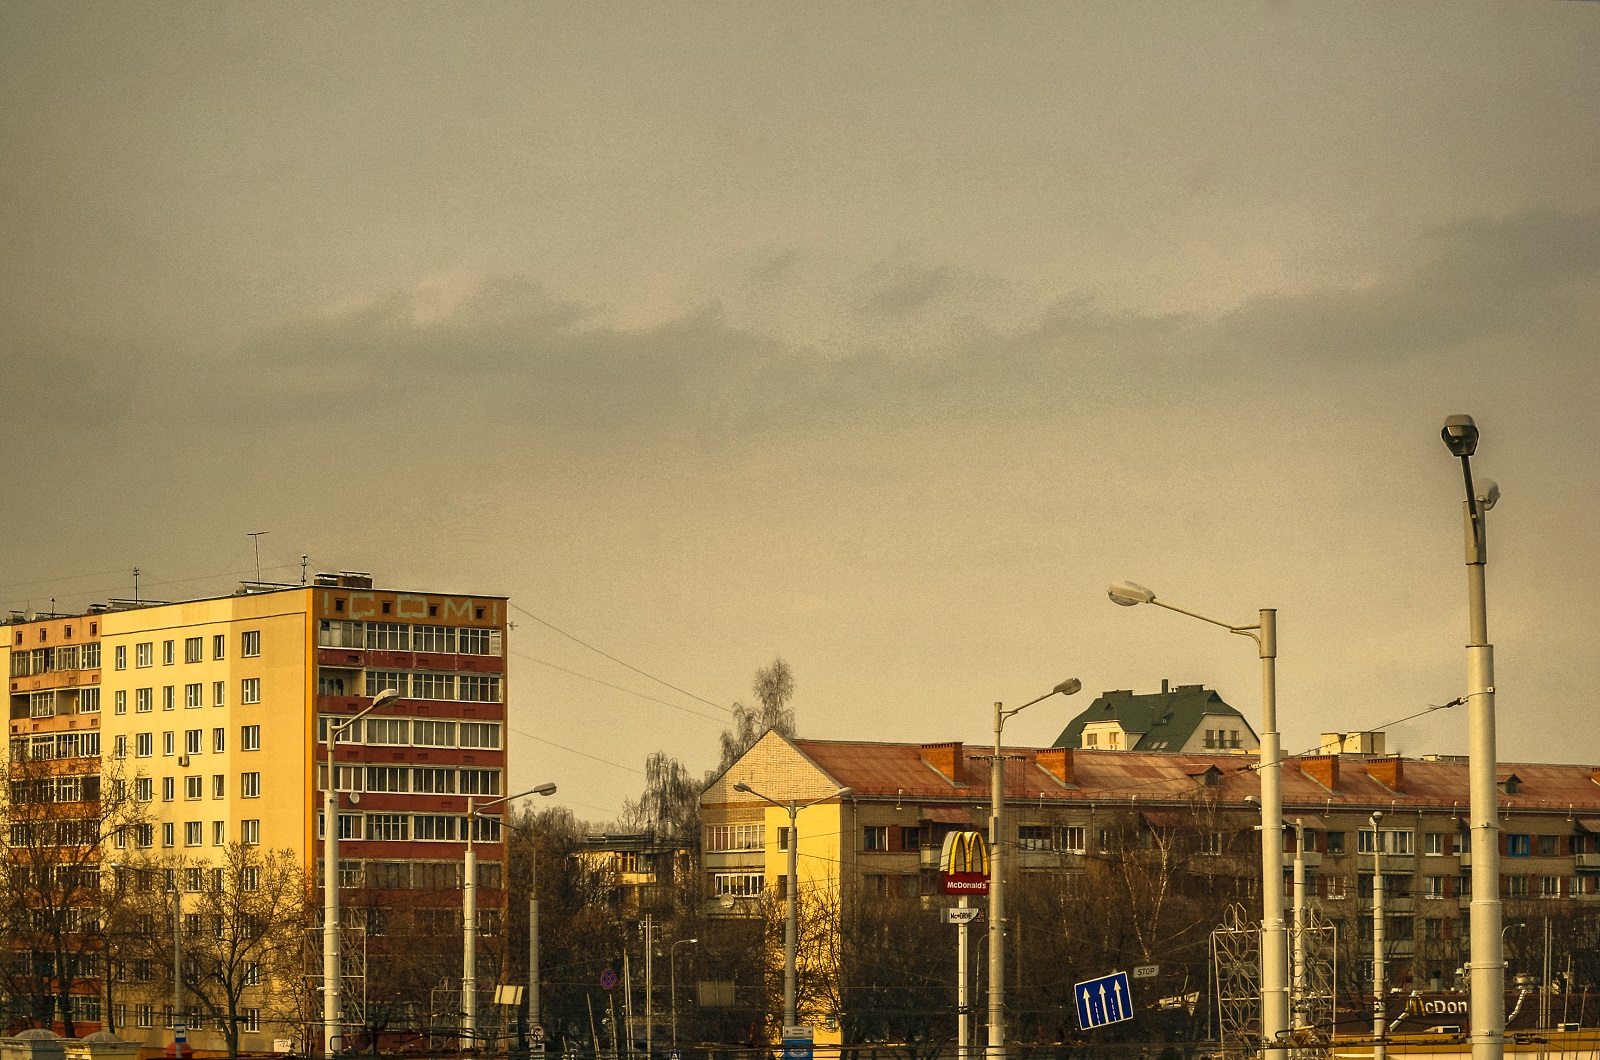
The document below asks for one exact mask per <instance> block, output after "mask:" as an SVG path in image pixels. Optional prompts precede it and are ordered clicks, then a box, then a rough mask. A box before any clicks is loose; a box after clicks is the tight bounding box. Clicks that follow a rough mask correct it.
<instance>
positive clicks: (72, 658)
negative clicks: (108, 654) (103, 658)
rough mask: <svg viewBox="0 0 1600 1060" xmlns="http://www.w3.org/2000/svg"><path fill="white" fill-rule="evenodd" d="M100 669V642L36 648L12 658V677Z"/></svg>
mask: <svg viewBox="0 0 1600 1060" xmlns="http://www.w3.org/2000/svg"><path fill="white" fill-rule="evenodd" d="M98 669H100V642H99V641H92V642H90V643H88V644H81V645H80V644H69V645H67V646H66V647H62V648H35V649H33V650H32V651H19V652H15V653H13V654H12V656H11V676H12V677H37V676H38V675H39V674H48V673H59V672H61V671H63V670H98Z"/></svg>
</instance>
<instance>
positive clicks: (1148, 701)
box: [1052, 685, 1255, 751]
mask: <svg viewBox="0 0 1600 1060" xmlns="http://www.w3.org/2000/svg"><path fill="white" fill-rule="evenodd" d="M1207 714H1213V715H1215V714H1226V715H1230V716H1232V717H1236V718H1238V719H1239V724H1240V727H1241V728H1245V729H1250V723H1249V722H1247V721H1245V719H1244V715H1243V714H1240V713H1239V712H1238V711H1237V710H1235V709H1234V708H1233V707H1230V706H1229V705H1228V704H1227V703H1225V702H1223V700H1222V697H1221V696H1219V695H1217V693H1216V692H1215V691H1213V690H1212V689H1209V688H1206V687H1205V686H1204V685H1179V686H1177V687H1176V688H1174V689H1171V690H1170V691H1166V692H1152V693H1150V694H1148V695H1142V696H1140V695H1134V694H1133V692H1131V691H1117V692H1102V693H1101V694H1100V697H1099V698H1098V699H1096V700H1095V701H1094V702H1093V703H1091V704H1089V709H1088V710H1086V711H1084V712H1083V713H1082V714H1079V715H1078V716H1077V717H1076V718H1073V719H1072V721H1071V722H1069V723H1068V724H1067V727H1066V728H1065V729H1063V730H1061V735H1060V736H1058V737H1056V742H1055V743H1054V744H1053V745H1052V746H1054V747H1082V746H1083V727H1084V726H1085V725H1088V724H1089V723H1091V722H1097V721H1115V722H1118V723H1119V724H1121V726H1122V728H1123V731H1124V732H1142V733H1144V735H1143V736H1141V737H1140V738H1139V742H1138V743H1136V744H1134V745H1133V746H1132V747H1129V748H1126V750H1129V751H1177V750H1179V749H1180V748H1181V747H1183V745H1184V744H1185V743H1187V742H1188V740H1189V737H1191V736H1193V735H1194V731H1195V729H1197V728H1199V727H1200V719H1201V718H1203V717H1205V716H1206V715H1207ZM1250 732H1251V735H1254V734H1255V730H1254V729H1250Z"/></svg>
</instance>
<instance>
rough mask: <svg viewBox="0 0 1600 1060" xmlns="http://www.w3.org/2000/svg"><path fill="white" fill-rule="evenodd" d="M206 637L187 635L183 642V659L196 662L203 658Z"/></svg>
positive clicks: (187, 661)
mask: <svg viewBox="0 0 1600 1060" xmlns="http://www.w3.org/2000/svg"><path fill="white" fill-rule="evenodd" d="M205 654H206V639H205V638H204V637H188V638H186V639H185V640H184V642H183V661H184V662H186V663H197V662H199V661H200V660H201V659H203V658H205Z"/></svg>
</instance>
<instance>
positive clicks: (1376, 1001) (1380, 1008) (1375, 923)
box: [1372, 810, 1389, 1060]
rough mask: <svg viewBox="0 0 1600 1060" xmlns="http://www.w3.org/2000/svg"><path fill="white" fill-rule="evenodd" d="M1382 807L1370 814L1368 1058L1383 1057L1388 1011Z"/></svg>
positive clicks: (1386, 1045) (1387, 1049)
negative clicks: (1385, 1002) (1370, 984)
mask: <svg viewBox="0 0 1600 1060" xmlns="http://www.w3.org/2000/svg"><path fill="white" fill-rule="evenodd" d="M1382 822H1383V811H1381V810H1380V811H1378V812H1376V813H1374V814H1373V815H1372V1060H1385V1057H1387V1056H1388V1053H1389V1048H1388V1044H1387V1043H1386V1042H1385V1041H1384V1024H1385V1023H1386V1022H1387V1021H1388V1013H1387V1012H1385V1011H1384V1003H1383V1002H1384V996H1383V995H1384V990H1385V989H1386V985H1385V983H1384V981H1383V980H1384V975H1383V936H1384V928H1385V924H1384V922H1383V831H1382V829H1381V828H1380V827H1379V825H1380V824H1382Z"/></svg>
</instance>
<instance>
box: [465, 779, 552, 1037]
mask: <svg viewBox="0 0 1600 1060" xmlns="http://www.w3.org/2000/svg"><path fill="white" fill-rule="evenodd" d="M555 793H556V786H555V785H554V784H549V783H546V784H540V785H539V786H538V787H536V788H529V789H528V790H527V791H519V792H518V793H517V794H515V795H505V796H502V797H501V798H498V799H493V800H491V801H489V802H486V803H484V804H483V805H482V806H480V807H477V808H474V807H473V796H471V795H468V796H467V819H466V822H465V824H466V828H467V834H466V837H465V838H466V841H467V853H466V865H465V868H464V870H463V871H464V873H465V875H464V878H463V879H462V881H461V1038H462V1041H463V1042H464V1047H465V1048H469V1049H470V1048H471V1047H472V1043H473V1041H474V1039H475V1038H476V1037H477V1033H478V854H477V851H475V850H473V849H472V834H473V832H474V831H476V830H477V824H478V818H479V817H480V816H483V811H484V810H488V809H491V808H493V807H495V806H499V805H501V804H503V803H507V802H510V801H512V800H513V799H520V798H522V797H523V796H524V795H554V794H555ZM530 930H536V929H533V928H531V927H530ZM528 1002H529V1005H530V1013H529V1023H530V1025H531V1023H532V1018H533V1017H534V1016H537V1015H538V1013H537V1012H536V1011H534V1009H536V1008H537V1006H536V1005H534V1002H533V999H532V998H531V997H530V998H529V999H528Z"/></svg>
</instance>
